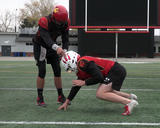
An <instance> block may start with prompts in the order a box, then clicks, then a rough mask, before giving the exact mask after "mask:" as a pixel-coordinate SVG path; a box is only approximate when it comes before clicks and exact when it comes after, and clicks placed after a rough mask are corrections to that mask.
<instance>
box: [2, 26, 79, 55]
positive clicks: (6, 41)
mask: <svg viewBox="0 0 160 128" xmlns="http://www.w3.org/2000/svg"><path fill="white" fill-rule="evenodd" d="M36 31H37V28H25V29H21V30H20V32H19V33H16V32H0V56H33V43H32V37H33V36H34V35H35V33H36ZM77 35H78V34H77V30H75V29H72V30H70V31H69V41H70V42H69V50H74V51H77V45H78V39H77ZM57 43H58V44H59V45H61V38H60V37H58V39H57Z"/></svg>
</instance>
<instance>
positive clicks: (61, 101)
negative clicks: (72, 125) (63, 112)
mask: <svg viewBox="0 0 160 128" xmlns="http://www.w3.org/2000/svg"><path fill="white" fill-rule="evenodd" d="M65 101H66V97H65V96H64V95H60V96H58V99H57V103H58V104H63V103H64V102H65ZM68 105H71V102H69V103H68Z"/></svg>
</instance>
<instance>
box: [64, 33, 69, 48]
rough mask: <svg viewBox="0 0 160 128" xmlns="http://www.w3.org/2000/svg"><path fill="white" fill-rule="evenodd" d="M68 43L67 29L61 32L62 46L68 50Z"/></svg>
mask: <svg viewBox="0 0 160 128" xmlns="http://www.w3.org/2000/svg"><path fill="white" fill-rule="evenodd" d="M68 43H69V31H68V30H65V31H64V32H63V33H62V48H63V49H66V50H68Z"/></svg>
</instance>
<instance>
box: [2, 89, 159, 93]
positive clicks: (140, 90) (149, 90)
mask: <svg viewBox="0 0 160 128" xmlns="http://www.w3.org/2000/svg"><path fill="white" fill-rule="evenodd" d="M70 89H71V88H64V89H63V90H67V91H68V90H70ZM2 90H6V91H7V90H8V91H34V90H37V89H36V88H0V91H2ZM45 90H46V91H56V90H57V89H55V88H45ZM80 90H83V91H95V90H97V89H96V88H95V89H94V88H82V89H80ZM121 90H123V91H139V92H151V91H154V92H159V91H160V89H121Z"/></svg>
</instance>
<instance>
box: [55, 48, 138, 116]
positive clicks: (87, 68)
mask: <svg viewBox="0 0 160 128" xmlns="http://www.w3.org/2000/svg"><path fill="white" fill-rule="evenodd" d="M61 63H62V65H63V67H64V68H65V70H66V71H69V70H71V71H75V72H76V74H77V77H78V79H77V80H73V81H72V84H73V87H72V88H71V90H70V93H69V95H68V98H67V100H66V101H65V103H64V104H63V105H61V106H60V107H59V108H58V110H61V109H64V110H66V109H67V106H68V103H69V101H71V100H73V98H74V97H75V95H76V94H77V92H78V91H79V90H80V88H81V86H85V85H86V86H89V85H94V84H97V83H100V84H99V87H98V89H97V92H96V97H97V98H99V99H102V100H107V101H111V102H117V103H121V104H124V105H125V112H124V113H122V115H130V114H131V112H132V110H133V108H134V107H136V106H137V105H138V102H137V101H136V100H137V96H136V95H135V94H128V93H124V92H120V89H121V86H122V83H123V81H124V79H125V77H126V70H125V68H124V67H123V66H122V65H120V64H119V63H117V62H114V61H111V60H107V59H102V58H96V57H91V56H83V57H80V55H79V54H77V53H76V52H73V51H68V52H66V56H65V57H62V60H61Z"/></svg>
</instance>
